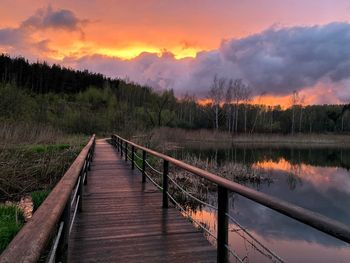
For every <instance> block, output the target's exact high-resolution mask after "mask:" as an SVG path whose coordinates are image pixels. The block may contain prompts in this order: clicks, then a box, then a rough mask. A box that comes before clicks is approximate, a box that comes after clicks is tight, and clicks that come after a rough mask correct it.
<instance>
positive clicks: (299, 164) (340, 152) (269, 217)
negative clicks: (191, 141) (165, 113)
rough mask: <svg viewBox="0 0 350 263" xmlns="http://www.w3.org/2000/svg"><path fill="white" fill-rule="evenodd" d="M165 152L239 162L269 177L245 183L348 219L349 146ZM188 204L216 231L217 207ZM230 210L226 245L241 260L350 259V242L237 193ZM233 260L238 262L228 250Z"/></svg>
mask: <svg viewBox="0 0 350 263" xmlns="http://www.w3.org/2000/svg"><path fill="white" fill-rule="evenodd" d="M169 154H170V155H173V156H174V157H176V158H178V159H186V156H188V155H190V156H196V157H198V158H200V159H210V160H214V161H215V162H216V163H217V165H218V166H220V165H223V164H226V163H227V162H233V163H243V164H245V165H247V166H249V167H250V168H253V169H255V170H257V171H259V173H261V176H262V177H269V178H270V179H271V180H268V181H263V182H261V183H259V184H257V183H249V182H245V183H244V184H245V185H246V186H248V187H251V188H254V189H256V190H258V191H261V192H264V193H267V194H270V195H272V196H275V197H278V198H280V199H282V200H285V201H288V202H290V203H293V204H296V205H299V206H301V207H304V208H307V209H310V210H313V211H316V212H318V213H321V214H323V215H326V216H327V217H330V218H333V219H336V220H338V221H340V222H342V223H345V224H348V225H350V209H349V207H350V149H340V148H339V149H337V148H292V147H281V148H277V147H263V146H244V145H236V146H234V145H232V146H231V147H227V148H223V147H220V148H217V147H215V146H213V147H210V146H208V145H202V146H193V145H192V146H185V147H184V148H180V149H177V150H175V151H172V152H170V153H169ZM206 202H209V203H210V204H213V205H214V206H215V205H216V193H215V192H211V193H210V194H209V195H208V197H207V200H206ZM188 209H189V213H190V214H191V216H192V217H193V218H194V219H195V220H197V221H199V222H201V223H202V224H204V225H205V226H206V227H208V228H209V229H210V231H211V232H212V233H216V212H215V210H213V209H212V208H210V207H208V206H204V207H203V206H201V207H200V206H197V207H195V208H193V207H192V209H190V208H188ZM229 214H230V215H231V216H232V217H233V219H234V220H236V221H237V223H238V224H239V226H238V225H237V224H235V223H234V222H233V221H232V220H231V221H230V232H229V244H230V248H231V249H232V250H233V251H234V252H235V253H237V254H238V256H239V257H240V258H241V259H243V262H250V263H252V262H259V263H260V262H281V260H279V258H281V259H283V260H284V261H285V262H298V263H299V262H350V246H349V245H348V244H346V243H345V242H342V241H339V240H337V239H335V238H333V237H330V236H328V235H326V234H323V233H321V232H320V231H318V230H315V229H313V228H311V227H308V226H306V225H303V224H301V223H299V222H297V221H295V220H293V219H290V218H288V217H286V216H284V215H281V214H279V213H277V212H275V211H273V210H271V209H269V208H266V207H264V206H262V205H259V204H257V203H255V202H252V201H250V200H248V199H246V198H244V197H242V196H239V195H237V194H233V193H231V194H230V205H229ZM250 235H252V237H251V236H250ZM253 238H254V239H253ZM208 239H209V240H210V241H211V242H213V243H215V242H214V240H213V239H212V238H210V236H209V237H208ZM272 254H276V256H273V255H272ZM231 261H232V262H236V260H235V257H234V256H232V255H231ZM237 262H239V261H237Z"/></svg>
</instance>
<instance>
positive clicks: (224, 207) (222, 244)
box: [217, 185, 228, 263]
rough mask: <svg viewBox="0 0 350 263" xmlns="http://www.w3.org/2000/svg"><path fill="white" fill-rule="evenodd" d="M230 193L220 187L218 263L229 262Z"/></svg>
mask: <svg viewBox="0 0 350 263" xmlns="http://www.w3.org/2000/svg"><path fill="white" fill-rule="evenodd" d="M227 212H228V191H227V189H226V188H224V187H222V186H220V185H219V186H218V229H217V262H219V263H221V262H225V263H226V262H228V253H227V249H226V245H227V242H228V218H227V216H226V213H227Z"/></svg>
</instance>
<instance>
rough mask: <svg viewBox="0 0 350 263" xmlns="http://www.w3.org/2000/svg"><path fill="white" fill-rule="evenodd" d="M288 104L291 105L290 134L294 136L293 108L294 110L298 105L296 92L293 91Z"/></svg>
mask: <svg viewBox="0 0 350 263" xmlns="http://www.w3.org/2000/svg"><path fill="white" fill-rule="evenodd" d="M290 102H291V104H292V106H291V107H292V128H291V133H292V135H293V134H294V129H295V108H296V105H297V104H298V102H299V94H298V92H297V91H296V90H294V91H293V94H292V96H291V98H290Z"/></svg>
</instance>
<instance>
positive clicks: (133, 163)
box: [131, 145, 135, 170]
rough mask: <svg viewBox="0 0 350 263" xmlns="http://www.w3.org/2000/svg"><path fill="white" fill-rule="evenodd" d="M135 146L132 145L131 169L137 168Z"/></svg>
mask: <svg viewBox="0 0 350 263" xmlns="http://www.w3.org/2000/svg"><path fill="white" fill-rule="evenodd" d="M134 155H135V146H134V145H132V146H131V169H132V170H134V169H135V156H134Z"/></svg>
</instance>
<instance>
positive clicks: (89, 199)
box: [68, 140, 216, 262]
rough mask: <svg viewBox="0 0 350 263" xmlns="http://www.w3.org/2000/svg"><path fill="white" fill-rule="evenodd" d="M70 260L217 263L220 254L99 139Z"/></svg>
mask: <svg viewBox="0 0 350 263" xmlns="http://www.w3.org/2000/svg"><path fill="white" fill-rule="evenodd" d="M84 191H85V193H84V195H83V211H82V212H81V213H78V214H77V218H76V221H75V224H74V226H73V229H72V233H71V236H70V240H69V256H68V259H69V262H216V250H215V248H214V247H213V246H211V245H210V244H209V242H208V241H207V240H206V239H205V237H204V236H203V234H202V233H201V232H199V231H197V230H196V229H195V227H194V226H193V225H192V224H191V223H190V222H189V221H188V220H186V219H185V218H184V217H183V216H182V215H181V214H180V212H179V211H178V210H176V209H175V208H168V209H163V208H162V194H161V193H160V192H159V191H158V190H156V189H155V187H154V186H153V185H151V183H146V184H142V183H141V176H140V172H139V171H138V170H136V169H135V170H134V171H132V170H131V169H130V163H129V164H128V165H126V163H125V161H124V160H122V159H121V158H120V155H118V154H117V152H116V151H115V149H113V147H112V146H111V145H110V144H108V143H107V142H106V141H105V140H98V141H96V149H95V155H94V159H93V163H92V166H91V172H90V173H89V175H88V184H87V185H86V187H85V188H84Z"/></svg>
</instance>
